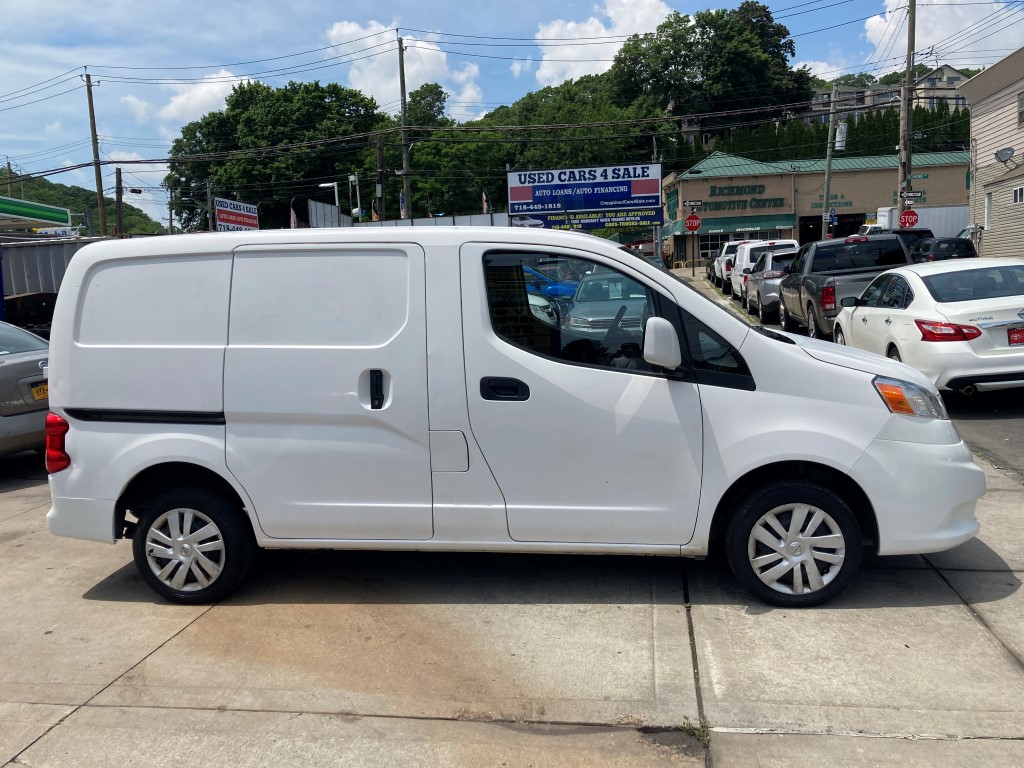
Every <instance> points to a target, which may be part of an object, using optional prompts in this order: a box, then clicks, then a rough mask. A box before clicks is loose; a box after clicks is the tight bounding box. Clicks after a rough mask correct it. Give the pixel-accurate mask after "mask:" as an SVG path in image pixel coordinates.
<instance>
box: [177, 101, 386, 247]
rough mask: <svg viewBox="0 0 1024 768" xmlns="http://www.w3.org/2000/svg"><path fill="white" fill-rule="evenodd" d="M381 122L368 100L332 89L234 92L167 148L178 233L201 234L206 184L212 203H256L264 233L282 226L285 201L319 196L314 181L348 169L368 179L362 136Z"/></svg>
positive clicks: (369, 164) (334, 176)
mask: <svg viewBox="0 0 1024 768" xmlns="http://www.w3.org/2000/svg"><path fill="white" fill-rule="evenodd" d="M380 120H381V115H379V114H378V112H377V109H376V104H375V102H374V101H373V99H371V98H368V97H366V96H364V95H363V94H362V93H360V92H359V91H355V90H352V89H350V88H344V87H342V86H340V85H336V84H333V83H332V84H328V85H320V83H318V82H312V83H294V82H292V83H288V85H286V86H285V87H283V88H272V87H270V86H268V85H264V84H263V83H242V84H240V85H237V86H235V88H234V90H233V91H232V92H231V94H229V95H228V97H227V100H226V102H225V108H224V110H223V111H222V112H212V113H209V114H207V115H205V116H204V117H202V118H200V119H199V120H196V121H194V122H192V123H189V124H188V125H186V126H184V128H183V129H182V135H181V138H180V139H176V140H175V141H174V143H173V144H172V147H171V162H170V173H168V175H167V177H166V179H165V182H164V183H165V186H166V187H167V188H168V190H169V191H170V192H171V194H172V199H173V200H174V201H175V204H174V208H175V213H176V214H177V216H178V217H179V220H180V221H181V223H182V228H183V229H186V230H191V229H202V228H205V226H206V215H207V212H206V210H205V201H206V183H207V180H210V182H212V185H213V189H214V193H215V194H216V195H217V196H221V197H233V198H234V199H237V200H239V201H243V202H249V203H257V204H259V205H260V209H259V210H260V220H261V225H262V226H265V227H270V228H273V227H287V226H288V219H289V214H288V208H289V200H290V199H291V198H292V197H294V196H296V194H297V193H299V192H300V191H304V192H305V193H306V194H311V193H315V192H319V191H320V190H318V189H317V188H316V183H317V182H318V181H320V180H322V181H325V182H327V181H336V180H338V179H339V178H345V177H347V176H348V174H349V173H350V172H351V171H352V170H357V171H361V174H360V175H361V176H362V175H363V174H366V173H367V171H370V172H371V173H372V171H373V170H374V169H375V167H376V163H375V162H374V161H373V159H372V157H373V153H372V151H371V149H370V143H369V140H368V139H367V137H366V134H367V133H369V132H370V131H372V130H373V129H374V128H375V127H376V126H377V125H378V123H379V122H380ZM346 137H354V138H351V139H346ZM186 156H188V159H187V160H185V157H186ZM175 158H182V159H181V160H176V159H175ZM297 182H305V187H306V188H305V189H304V190H302V189H301V187H300V188H299V189H297V188H296V183H297Z"/></svg>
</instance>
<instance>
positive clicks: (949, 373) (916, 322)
mask: <svg viewBox="0 0 1024 768" xmlns="http://www.w3.org/2000/svg"><path fill="white" fill-rule="evenodd" d="M842 303H843V309H842V311H841V312H840V313H839V316H838V317H837V318H836V322H835V330H834V339H835V341H836V343H837V344H846V345H849V346H851V347H857V348H859V349H864V350H867V351H868V352H874V353H876V354H879V355H885V356H886V357H888V358H890V359H892V360H898V361H902V362H904V363H906V364H907V365H910V366H911V367H913V368H916V369H917V370H919V371H921V372H922V373H923V374H924V375H925V376H927V377H928V378H930V379H931V380H932V381H934V382H935V385H936V386H937V387H938V388H939V389H944V390H956V391H959V392H963V393H965V394H970V393H972V392H974V391H976V390H992V389H1009V388H1011V387H1024V259H1017V258H1013V259H970V260H964V261H946V262H936V263H927V264H914V265H907V266H905V267H899V268H897V269H891V270H889V271H888V272H885V273H883V274H881V275H879V276H878V277H877V278H875V280H873V281H872V282H871V284H870V285H868V287H867V288H865V289H864V292H863V293H862V294H861V296H860V297H859V298H857V299H853V298H848V299H844V300H843V302H842Z"/></svg>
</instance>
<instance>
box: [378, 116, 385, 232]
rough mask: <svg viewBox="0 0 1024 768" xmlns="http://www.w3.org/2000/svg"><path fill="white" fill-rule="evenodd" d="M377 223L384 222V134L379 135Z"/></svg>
mask: <svg viewBox="0 0 1024 768" xmlns="http://www.w3.org/2000/svg"><path fill="white" fill-rule="evenodd" d="M377 221H384V134H383V133H378V134H377Z"/></svg>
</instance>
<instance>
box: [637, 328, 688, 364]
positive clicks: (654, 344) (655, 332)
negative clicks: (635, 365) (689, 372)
mask: <svg viewBox="0 0 1024 768" xmlns="http://www.w3.org/2000/svg"><path fill="white" fill-rule="evenodd" d="M644 360H646V361H647V362H648V363H651V364H652V365H660V366H661V367H662V368H666V369H668V370H670V371H671V370H675V369H676V368H678V367H679V366H680V365H681V364H682V362H683V354H682V352H681V351H680V347H679V336H678V334H677V333H676V329H675V327H674V326H673V325H672V323H670V322H669V321H668V320H666V319H665V318H663V317H652V318H651V319H650V320H648V321H647V328H646V330H645V331H644Z"/></svg>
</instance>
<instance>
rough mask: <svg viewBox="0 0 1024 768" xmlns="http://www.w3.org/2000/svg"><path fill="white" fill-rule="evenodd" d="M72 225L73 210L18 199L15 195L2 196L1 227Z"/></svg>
mask: <svg viewBox="0 0 1024 768" xmlns="http://www.w3.org/2000/svg"><path fill="white" fill-rule="evenodd" d="M70 225H71V211H70V210H68V209H67V208H58V207H57V206H55V205H43V204H42V203H33V202H32V201H30V200H18V199H17V198H14V197H0V229H24V228H26V227H67V226H70Z"/></svg>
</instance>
